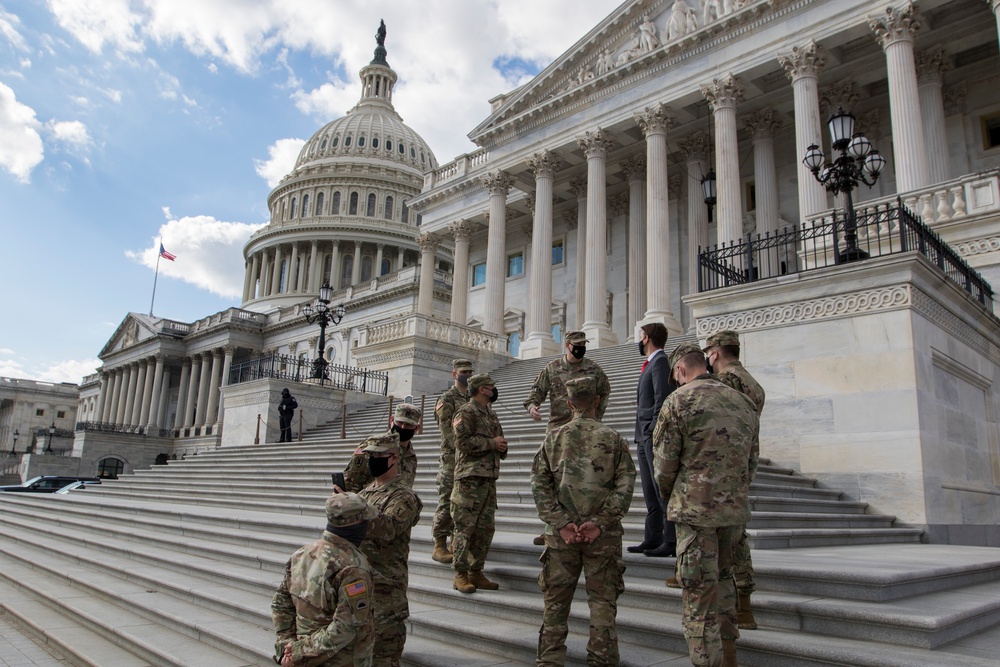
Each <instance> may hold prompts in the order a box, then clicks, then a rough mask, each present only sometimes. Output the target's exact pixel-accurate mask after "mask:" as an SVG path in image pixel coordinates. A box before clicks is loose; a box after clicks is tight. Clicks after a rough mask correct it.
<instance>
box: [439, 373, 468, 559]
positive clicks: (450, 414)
mask: <svg viewBox="0 0 1000 667" xmlns="http://www.w3.org/2000/svg"><path fill="white" fill-rule="evenodd" d="M451 377H452V378H454V380H455V383H454V385H453V386H452V387H451V388H450V389H448V391H446V392H444V393H443V394H441V397H440V398H438V400H437V404H436V405H435V406H434V417H435V418H436V419H437V423H438V428H439V429H441V458H440V459H439V460H438V474H437V487H438V506H437V510H435V512H434V522H433V523H432V524H431V535H433V536H434V553H433V554H431V558H433V559H434V560H436V561H437V562H439V563H450V562H451V558H452V554H451V551H449V549H448V544H447V540H448V538H449V537H450V536H451V530H452V527H453V525H454V524H453V523H452V521H451V490H452V488H453V487H454V486H455V432H454V431H453V430H452V428H451V421H452V420H453V419H454V418H455V413H456V412H457V411H458V409H459V408H460V407H462V406H463V405H465V404H466V403H468V402H469V386H468V385H469V378H470V377H472V362H471V361H469V360H468V359H455V360H454V361H453V362H452V364H451Z"/></svg>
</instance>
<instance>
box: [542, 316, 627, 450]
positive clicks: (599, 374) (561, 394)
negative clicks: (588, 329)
mask: <svg viewBox="0 0 1000 667" xmlns="http://www.w3.org/2000/svg"><path fill="white" fill-rule="evenodd" d="M574 339H576V340H578V341H579V342H582V343H585V342H586V340H587V339H586V336H585V335H584V334H583V332H580V331H570V332H567V333H566V342H567V343H573V342H574ZM578 377H592V378H594V381H595V383H596V386H597V395H598V396H600V397H601V400H600V403H598V405H597V419H598V421H600V420H601V419H603V418H604V411H605V410H606V409H607V408H608V397H610V396H611V383H610V382H608V376H607V375H605V374H604V371H603V370H601V367H600V366H598V365H597V364H596V363H594V362H593V361H591V360H590V359H587V358H586V357H584V358H583V359H581V360H580V361H579V362H578V363H575V364H571V363H570V362H568V361H566V355H565V354H564V355H563V356H561V357H559V358H558V359H556V360H554V361H550V362H549V363H548V365H546V366H545V368H543V369H542V370H541V372H540V373H539V374H538V377H537V378H535V383H534V384H533V385H531V393H529V394H528V400H526V401H525V402H524V409H525V410H530V409H531V407H532V406H535V407H541V405H542V403H544V402H545V397H546V396H548V397H549V423H548V427H547V430H549V431H551V430H552V429H554V428H555V427H557V426H562V425H563V424H568V423H569V420H570V419H572V418H573V411H572V410H570V409H569V403H567V401H566V399H567V395H566V383H567V382H568V381H569V380H572V379H574V378H578Z"/></svg>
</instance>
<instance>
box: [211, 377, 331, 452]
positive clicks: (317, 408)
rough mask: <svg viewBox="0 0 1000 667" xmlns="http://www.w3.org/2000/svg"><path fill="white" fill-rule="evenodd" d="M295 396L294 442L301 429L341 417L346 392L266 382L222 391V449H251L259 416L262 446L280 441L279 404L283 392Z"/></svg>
mask: <svg viewBox="0 0 1000 667" xmlns="http://www.w3.org/2000/svg"><path fill="white" fill-rule="evenodd" d="M286 387H287V388H288V390H289V391H290V392H291V393H292V396H294V397H295V400H296V401H297V402H298V404H299V407H298V409H297V410H296V411H295V418H294V419H293V420H292V439H293V440H297V439H298V435H299V431H300V429H301V430H303V431H308V430H309V429H311V428H315V427H316V426H318V425H320V424H324V423H326V422H329V421H332V420H334V419H337V418H339V417H340V413H341V409H342V407H343V405H344V393H345V392H344V390H342V389H333V388H330V387H320V386H319V385H313V384H304V383H294V382H288V381H287V380H273V379H269V378H268V379H263V380H254V381H253V382H243V383H240V384H233V385H229V386H226V387H223V388H222V404H223V411H224V414H225V418H224V419H223V424H224V426H223V428H222V438H221V441H220V443H219V444H220V446H221V447H249V446H252V445H253V444H254V439H255V437H256V434H257V418H258V415H259V416H260V443H259V444H265V443H272V442H277V441H278V438H279V437H280V428H279V426H278V403H279V402H280V401H281V390H282V389H284V388H286Z"/></svg>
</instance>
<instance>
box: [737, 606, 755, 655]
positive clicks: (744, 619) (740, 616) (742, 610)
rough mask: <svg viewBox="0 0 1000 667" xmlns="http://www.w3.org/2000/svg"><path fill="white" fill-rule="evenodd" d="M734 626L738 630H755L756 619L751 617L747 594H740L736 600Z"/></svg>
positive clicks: (751, 612)
mask: <svg viewBox="0 0 1000 667" xmlns="http://www.w3.org/2000/svg"><path fill="white" fill-rule="evenodd" d="M736 625H737V627H739V629H740V630H756V629H757V619H755V618H754V617H753V609H752V608H751V607H750V594H749V593H740V594H739V597H738V598H737V604H736ZM734 664H735V663H734Z"/></svg>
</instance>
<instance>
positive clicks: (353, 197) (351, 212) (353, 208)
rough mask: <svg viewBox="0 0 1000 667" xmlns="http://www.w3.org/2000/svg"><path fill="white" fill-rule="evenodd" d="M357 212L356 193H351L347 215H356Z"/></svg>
mask: <svg viewBox="0 0 1000 667" xmlns="http://www.w3.org/2000/svg"><path fill="white" fill-rule="evenodd" d="M357 214H358V193H357V192H352V193H351V203H350V204H349V205H348V208H347V215H357Z"/></svg>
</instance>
